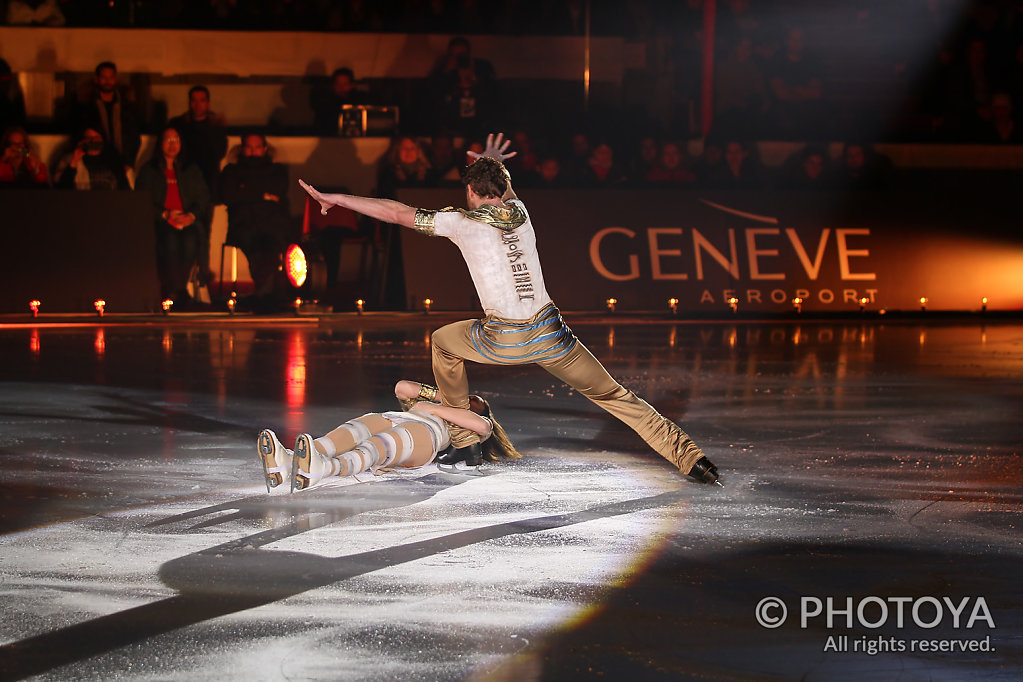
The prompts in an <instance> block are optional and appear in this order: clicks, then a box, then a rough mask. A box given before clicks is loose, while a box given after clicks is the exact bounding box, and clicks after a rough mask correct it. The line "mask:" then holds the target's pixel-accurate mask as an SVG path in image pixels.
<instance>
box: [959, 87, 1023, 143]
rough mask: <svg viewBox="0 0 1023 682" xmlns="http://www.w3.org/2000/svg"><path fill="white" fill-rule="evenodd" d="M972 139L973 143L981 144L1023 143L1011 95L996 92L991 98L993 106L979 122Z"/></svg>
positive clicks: (1021, 131) (1022, 135) (1022, 131)
mask: <svg viewBox="0 0 1023 682" xmlns="http://www.w3.org/2000/svg"><path fill="white" fill-rule="evenodd" d="M970 137H971V139H970V141H971V142H977V143H980V144H1021V143H1023V130H1020V127H1019V125H1018V124H1017V123H1016V119H1015V116H1014V115H1013V106H1012V97H1011V96H1010V95H1009V93H1007V92H996V93H995V94H994V95H992V96H991V106H990V107H989V109H988V110H987V112H985V116H983V117H980V119H979V120H978V121H977V124H976V126H975V129H974V133H973V134H972V135H971V136H970Z"/></svg>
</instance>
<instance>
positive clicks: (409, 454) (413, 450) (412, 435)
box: [292, 423, 436, 490]
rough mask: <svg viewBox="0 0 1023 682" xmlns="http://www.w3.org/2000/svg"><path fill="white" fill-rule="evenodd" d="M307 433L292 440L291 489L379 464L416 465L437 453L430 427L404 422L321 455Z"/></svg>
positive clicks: (426, 462)
mask: <svg viewBox="0 0 1023 682" xmlns="http://www.w3.org/2000/svg"><path fill="white" fill-rule="evenodd" d="M316 445H317V441H313V440H312V438H311V437H310V436H309V435H308V434H302V435H301V436H299V437H298V440H297V441H296V443H295V461H296V466H295V472H294V478H293V481H292V489H293V490H304V489H306V488H308V487H310V486H312V485H314V484H316V483H318V482H320V481H322V480H323V479H325V478H329V477H331V476H352V475H354V474H358V473H361V472H363V471H368V470H370V469H377V468H381V467H417V466H422V465H424V464H428V463H429V462H430V460H432V459H433V457H434V455H436V450H435V448H434V445H433V440H432V438H431V435H430V430H429V427H427V426H426V425H424V424H418V423H406V424H401V425H398V426H393V427H391V428H389V429H385V430H384V431H381V432H379V433H376V434H374V435H372V436H370V437H369V438H367V439H366V440H363V441H362V442H360V443H357V444H356V445H355V446H354V447H352V448H351V449H349V450H347V451H345V452H341V453H338V454H335V455H333V456H331V457H327V456H324V455H323V454H321V453H320V452H319V451H318V449H314V448H316Z"/></svg>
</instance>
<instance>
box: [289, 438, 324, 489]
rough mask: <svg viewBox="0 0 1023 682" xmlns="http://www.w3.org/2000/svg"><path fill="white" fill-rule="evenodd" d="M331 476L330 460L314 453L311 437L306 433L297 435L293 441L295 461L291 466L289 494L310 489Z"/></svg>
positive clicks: (314, 448)
mask: <svg viewBox="0 0 1023 682" xmlns="http://www.w3.org/2000/svg"><path fill="white" fill-rule="evenodd" d="M333 475H334V465H333V463H332V462H331V458H329V457H327V456H326V455H321V454H320V453H319V452H317V451H316V446H315V445H313V437H312V436H310V435H309V434H308V433H302V434H299V436H298V438H297V439H296V440H295V459H294V460H293V462H292V465H291V492H295V491H296V490H305V489H306V488H311V487H312V486H314V485H316V484H317V483H319V482H320V481H322V480H323V479H324V478H327V477H329V476H333Z"/></svg>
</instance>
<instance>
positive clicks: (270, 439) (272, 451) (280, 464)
mask: <svg viewBox="0 0 1023 682" xmlns="http://www.w3.org/2000/svg"><path fill="white" fill-rule="evenodd" d="M256 453H257V454H258V455H259V463H260V465H262V467H263V482H264V483H265V484H266V492H267V494H273V493H275V492H279V490H280V489H281V488H282V487H283V484H284V483H285V480H284V477H285V474H286V473H287V466H286V465H284V458H285V457H287V458H288V459H290V458H291V452H290V451H289V450H288V449H287V448H285V447H284V446H282V445H281V443H280V441H279V440H277V435H276V434H275V433H274V432H273V431H271V430H270V429H263V430H262V431H260V433H259V438H258V439H257V440H256Z"/></svg>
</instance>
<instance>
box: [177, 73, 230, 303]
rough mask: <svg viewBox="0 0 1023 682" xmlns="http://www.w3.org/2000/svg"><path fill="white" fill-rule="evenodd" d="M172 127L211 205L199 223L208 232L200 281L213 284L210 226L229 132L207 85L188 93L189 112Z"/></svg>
mask: <svg viewBox="0 0 1023 682" xmlns="http://www.w3.org/2000/svg"><path fill="white" fill-rule="evenodd" d="M170 125H171V126H172V127H174V128H176V129H177V130H178V132H180V133H181V145H182V149H183V150H184V154H185V155H186V156H187V157H188V159H189V160H191V161H192V162H193V163H195V164H196V165H197V166H199V170H200V171H202V177H203V180H205V181H206V188H207V189H208V190H209V192H210V202H209V206H208V208H207V209H206V214H205V215H202V216H200V218H201V220H200V221H199V224H200V225H201V226H202V227H203V228H204V230H205V232H204V233H202V234H200V235H199V263H200V265H201V266H202V267H201V268H200V269H199V278H200V280H201V282H202V283H203V284H209V282H210V280H211V279H212V273H211V272H210V269H209V262H210V235H209V229H210V225H212V224H213V204H214V203H219V201H218V199H217V179H218V178H219V176H220V160H221V159H223V158H224V155H225V154H226V153H227V132H226V131H225V130H224V117H223V116H220V115H219V114H216V113H214V112H213V111H211V110H210V91H209V90H208V89H207V88H206V86H205V85H196V86H194V87H193V88H192V89H191V90H189V91H188V111H186V112H185V113H183V114H181V115H180V116H177V117H175V118H173V119H171V121H170Z"/></svg>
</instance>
